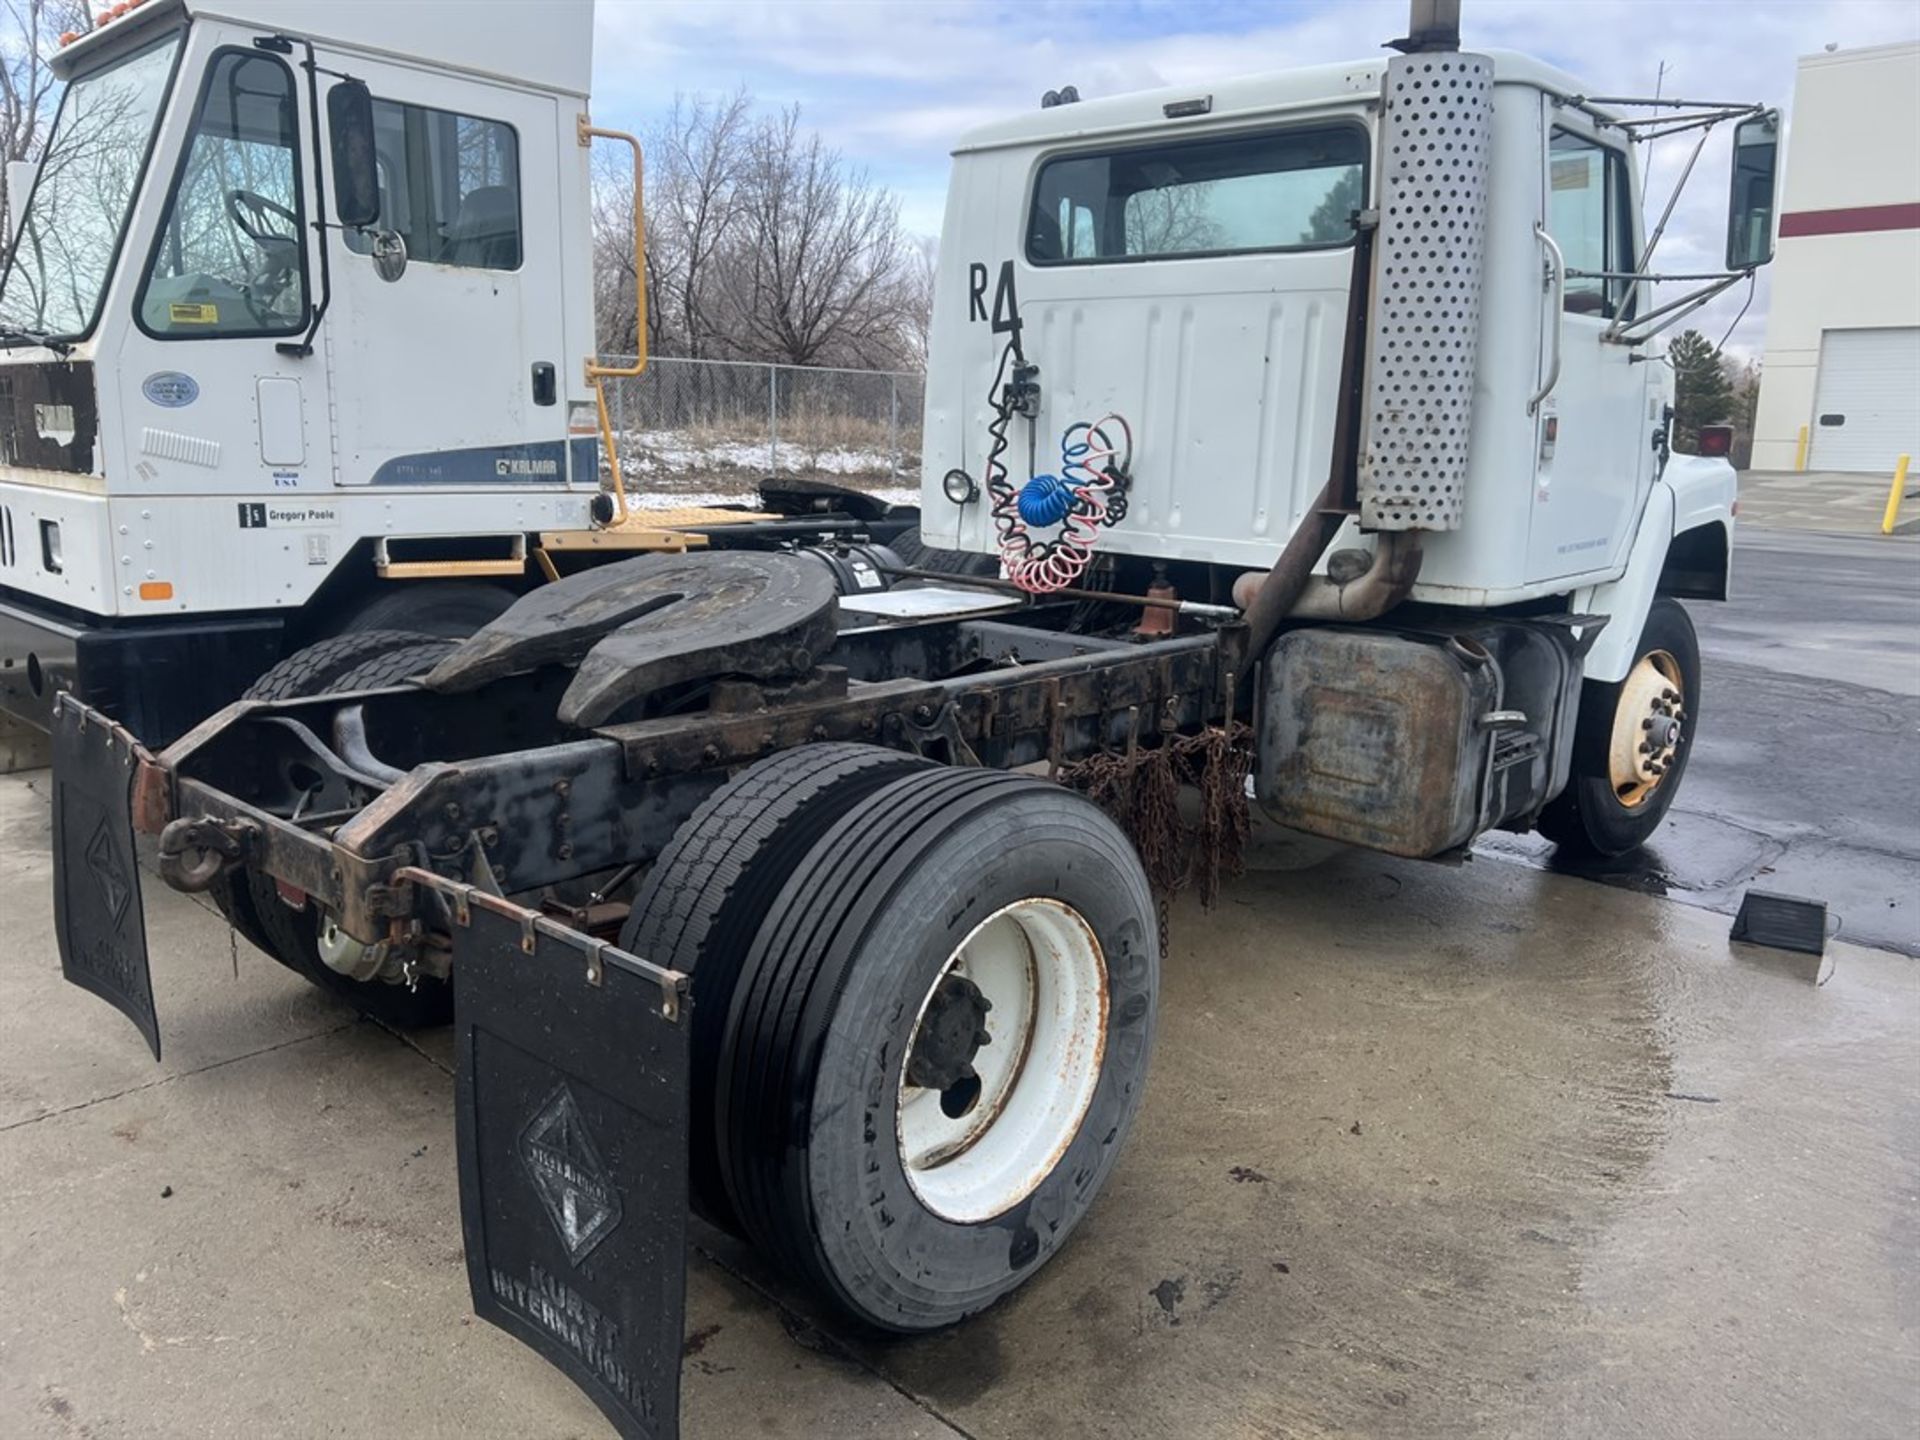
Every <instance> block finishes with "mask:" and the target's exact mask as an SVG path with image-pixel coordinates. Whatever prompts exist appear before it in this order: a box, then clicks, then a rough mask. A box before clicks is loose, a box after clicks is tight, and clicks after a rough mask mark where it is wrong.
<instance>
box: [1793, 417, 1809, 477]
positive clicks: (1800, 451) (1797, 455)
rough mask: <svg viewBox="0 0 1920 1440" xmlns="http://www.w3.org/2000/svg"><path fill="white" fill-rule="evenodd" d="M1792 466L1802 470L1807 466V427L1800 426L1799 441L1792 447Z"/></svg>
mask: <svg viewBox="0 0 1920 1440" xmlns="http://www.w3.org/2000/svg"><path fill="white" fill-rule="evenodd" d="M1793 468H1794V469H1795V470H1796V471H1803V470H1805V469H1806V468H1807V427H1806V426H1804V425H1802V426H1801V427H1800V443H1799V444H1798V445H1796V446H1794V447H1793Z"/></svg>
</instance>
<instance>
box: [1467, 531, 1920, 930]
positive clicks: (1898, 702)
mask: <svg viewBox="0 0 1920 1440" xmlns="http://www.w3.org/2000/svg"><path fill="white" fill-rule="evenodd" d="M1687 608H1688V611H1689V612H1690V613H1691V614H1692V616H1693V620H1694V625H1695V626H1696V628H1697V629H1698V630H1699V632H1700V648H1701V653H1702V660H1703V674H1702V682H1703V685H1704V694H1703V697H1702V704H1701V720H1700V729H1699V731H1698V732H1697V736H1696V745H1695V749H1694V753H1693V756H1692V758H1691V759H1690V760H1689V761H1688V763H1687V772H1686V776H1685V784H1684V785H1683V786H1682V788H1681V791H1680V795H1679V797H1678V799H1677V801H1676V802H1675V805H1674V808H1673V811H1672V812H1671V813H1670V814H1669V815H1668V817H1667V821H1666V823H1665V824H1664V825H1663V826H1662V827H1661V829H1660V831H1659V833H1658V834H1657V835H1656V836H1655V837H1654V839H1653V841H1652V843H1650V844H1649V845H1648V846H1647V847H1646V848H1645V849H1644V850H1643V851H1642V852H1640V853H1639V854H1637V855H1634V856H1630V857H1627V858H1626V859H1625V860H1622V861H1616V862H1602V863H1598V864H1595V863H1581V864H1565V863H1564V862H1562V861H1561V860H1560V858H1559V857H1558V856H1557V855H1556V854H1555V852H1554V849H1553V846H1552V845H1551V844H1549V843H1548V842H1547V841H1545V840H1543V839H1541V838H1540V837H1539V836H1536V835H1525V836H1514V835H1494V836H1488V837H1485V838H1483V839H1482V840H1481V841H1480V842H1479V847H1478V848H1479V849H1480V850H1481V851H1482V852H1483V853H1487V854H1492V855H1499V856H1505V857H1512V858H1518V859H1522V860H1524V861H1526V862H1527V863H1529V864H1536V865H1546V866H1550V867H1556V866H1558V867H1563V868H1565V869H1566V870H1567V871H1568V873H1572V874H1580V875H1584V876H1586V877H1588V878H1591V879H1596V880H1601V881H1603V882H1605V883H1608V884H1614V885H1620V886H1624V887H1626V888H1628V889H1635V890H1641V891H1644V892H1646V893H1649V894H1655V895H1668V896H1671V897H1672V898H1674V899H1677V900H1683V901H1686V902H1687V903H1689V904H1696V905H1703V906H1706V907H1708V908H1709V909H1713V910H1717V911H1719V912H1721V913H1723V914H1731V913H1732V912H1733V911H1734V910H1736V909H1737V908H1738V907H1739V903H1740V897H1741V895H1742V894H1743V893H1744V892H1745V890H1746V889H1747V888H1748V887H1749V886H1758V887H1759V888H1761V889H1765V890H1776V891H1784V892H1786V893H1788V894H1794V895H1804V896H1808V897H1811V898H1814V899H1819V900H1824V901H1826V902H1827V905H1828V907H1829V922H1830V924H1831V925H1832V926H1833V927H1834V933H1836V934H1837V935H1839V936H1841V937H1843V938H1845V939H1848V940H1853V941H1855V942H1857V943H1859V944H1863V945H1873V946H1880V947H1884V948H1887V949H1893V950H1898V951H1900V952H1901V953H1903V954H1906V955H1916V956H1920V537H1916V538H1908V537H1893V538H1883V537H1880V536H1869V537H1855V536H1839V535H1816V534H1808V533H1799V532H1792V531H1782V530H1766V529H1761V528H1758V527H1755V526H1743V527H1742V529H1741V531H1740V536H1739V540H1738V542H1737V548H1736V551H1735V555H1734V598H1733V599H1732V600H1731V601H1729V602H1727V603H1725V604H1718V603H1714V602H1711V601H1690V602H1688V605H1687Z"/></svg>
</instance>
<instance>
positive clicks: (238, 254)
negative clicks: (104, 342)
mask: <svg viewBox="0 0 1920 1440" xmlns="http://www.w3.org/2000/svg"><path fill="white" fill-rule="evenodd" d="M303 214H304V210H303V206H302V202H301V196H300V166H299V121H298V115H297V112H296V110H295V103H294V88H293V75H292V72H291V71H289V70H288V69H287V67H286V66H285V65H284V64H283V63H282V62H281V61H279V60H277V59H275V58H274V57H273V56H271V55H265V54H262V53H261V52H259V51H257V50H223V51H220V52H219V53H218V54H217V55H216V56H215V58H214V63H213V68H212V69H211V70H210V71H209V72H208V74H207V85H206V89H205V91H204V92H203V93H202V94H201V96H200V108H199V111H198V113H197V114H196V115H195V117H194V124H193V135H192V138H191V139H190V140H189V141H188V142H187V152H186V156H185V158H184V159H183V160H182V161H181V163H180V173H179V175H178V176H177V177H176V178H175V180H174V184H173V193H172V194H171V195H170V196H169V197H168V200H167V213H166V218H165V219H164V220H163V221H161V224H160V232H159V234H158V235H156V236H155V237H154V246H153V257H152V259H151V260H150V261H149V262H148V266H147V283H146V287H145V289H144V290H143V291H142V293H141V297H140V325H141V328H142V329H144V330H145V331H146V332H147V333H148V334H150V335H154V336H157V337H158V338H160V339H162V340H192V339H202V338H211V337H215V336H234V335H289V334H292V333H294V332H295V331H297V330H300V329H301V328H303V327H304V326H305V325H306V322H307V281H306V273H307V266H306V242H305V238H304V237H305V235H306V225H305V223H304V221H303V219H302V216H303Z"/></svg>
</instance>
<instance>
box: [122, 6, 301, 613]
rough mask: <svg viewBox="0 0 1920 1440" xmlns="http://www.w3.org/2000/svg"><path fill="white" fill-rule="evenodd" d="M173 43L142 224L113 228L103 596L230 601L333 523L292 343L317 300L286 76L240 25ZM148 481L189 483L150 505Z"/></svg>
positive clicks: (139, 607) (155, 489)
mask: <svg viewBox="0 0 1920 1440" xmlns="http://www.w3.org/2000/svg"><path fill="white" fill-rule="evenodd" d="M188 43H189V47H190V49H189V53H188V54H187V56H186V57H185V58H184V59H183V61H182V63H181V69H180V73H181V75H182V76H183V77H184V76H192V77H194V83H193V84H192V86H191V88H189V89H188V90H187V91H186V93H185V94H184V95H183V96H182V97H181V100H182V102H183V103H184V104H185V105H186V106H188V107H190V109H189V111H188V113H189V115H190V117H191V118H190V121H189V122H188V125H187V127H186V130H185V134H184V137H183V138H182V139H180V140H179V141H178V142H177V143H175V144H172V145H169V144H166V143H163V144H162V145H161V147H160V148H159V149H158V150H157V151H156V152H155V155H154V159H153V162H152V166H151V173H152V174H153V175H154V177H155V182H154V183H155V188H156V189H160V188H162V187H164V194H165V200H164V203H163V204H162V206H161V207H160V211H159V221H158V224H157V226H156V227H155V228H154V230H153V231H151V232H150V233H141V232H140V231H138V230H136V231H135V232H134V233H133V234H131V235H130V236H129V239H128V244H127V247H126V251H127V255H128V256H129V257H130V258H129V260H128V261H127V263H128V265H129V267H130V268H131V269H132V270H133V271H134V272H135V273H136V274H137V275H138V277H139V278H138V281H137V284H136V287H135V289H134V291H133V295H134V302H133V316H132V318H133V322H134V323H133V324H131V325H128V326H125V327H122V328H118V329H117V333H118V334H119V335H120V336H123V337H124V338H122V339H121V340H120V348H119V351H118V355H117V357H116V358H115V359H114V361H113V370H114V372H115V373H117V374H118V375H120V376H124V377H125V381H124V384H123V385H122V386H121V387H120V390H119V392H118V399H119V406H118V409H119V415H120V423H121V425H122V427H123V440H122V443H123V445H124V451H123V453H124V454H125V455H126V456H127V457H128V462H127V469H128V471H129V472H130V473H129V474H127V475H125V476H116V477H114V481H115V488H116V495H115V499H114V501H113V505H114V520H115V523H116V527H117V529H116V533H117V534H118V535H120V536H124V537H125V539H124V540H122V542H121V547H122V549H121V555H120V557H119V558H120V573H119V580H120V591H121V594H120V596H119V600H120V605H121V609H122V611H123V612H132V613H141V612H143V611H148V610H155V609H167V610H171V609H179V608H182V607H191V608H195V609H202V610H218V609H223V608H228V607H231V606H233V605H234V604H236V603H237V599H236V597H238V596H241V595H245V594H248V593H257V590H258V588H259V587H258V585H257V584H256V585H254V586H252V587H251V588H250V587H249V584H248V581H249V577H253V578H256V579H257V577H258V576H259V575H260V574H261V573H263V572H265V571H267V570H269V569H271V570H273V571H275V572H278V571H279V570H280V569H281V568H283V567H284V566H285V565H286V564H287V563H288V552H289V551H291V552H294V553H293V563H295V564H300V563H304V561H305V560H306V559H314V558H315V552H314V551H313V550H310V549H309V547H317V550H318V557H319V560H324V558H325V547H326V545H327V542H328V537H329V534H330V530H331V526H332V524H333V520H332V518H331V512H330V509H329V504H328V502H329V492H330V491H331V489H332V471H333V456H332V449H331V436H330V434H329V432H328V427H327V392H326V381H325V375H324V372H323V370H322V369H321V367H320V365H319V364H318V363H317V362H316V361H315V360H313V359H312V358H311V357H308V356H305V355H303V354H301V353H299V346H300V342H301V341H302V340H303V338H304V337H305V335H306V332H307V330H308V328H309V326H310V325H311V323H312V315H313V309H314V307H315V305H316V304H317V303H318V294H317V291H318V285H317V282H316V269H317V264H316V262H317V260H318V255H317V253H316V252H315V251H314V249H313V244H312V239H311V237H312V234H313V230H312V225H311V221H312V218H313V213H314V212H313V202H314V194H315V177H314V175H313V173H312V155H313V151H312V147H311V145H310V144H309V138H310V137H309V135H308V133H307V131H306V125H307V124H308V123H309V122H308V121H307V120H306V119H304V118H303V116H304V114H305V111H306V105H305V103H304V99H303V94H302V92H303V82H302V77H301V76H300V75H299V73H298V71H297V70H296V69H295V68H294V66H293V65H292V64H291V63H290V61H289V59H288V58H287V57H285V56H281V55H277V54H274V53H271V52H269V51H265V50H260V49H256V48H255V47H254V46H253V45H251V44H250V43H248V39H247V36H246V34H245V33H244V32H239V31H226V30H222V29H220V28H218V27H203V28H198V29H196V31H195V32H194V34H193V36H192V38H191V39H190V41H189V42H188ZM282 347H286V348H285V349H283V348H282ZM289 351H291V352H293V353H289ZM103 373H105V372H104V371H103ZM157 495H172V496H181V497H191V499H190V500H183V501H182V502H181V503H180V504H179V505H176V506H172V507H169V508H168V510H167V512H166V515H165V516H164V517H160V518H156V517H155V516H154V515H153V514H152V513H151V512H152V506H151V504H150V497H153V496H157ZM163 520H164V522H165V526H166V528H161V527H162V522H163ZM266 528H271V529H273V530H274V531H275V532H276V533H275V535H273V536H272V537H264V536H257V535H252V534H249V535H248V536H244V537H243V536H240V535H239V534H238V532H239V531H241V530H247V531H249V532H252V531H258V530H262V529H266ZM236 540H238V541H239V542H240V543H238V544H236V543H235V541H236ZM316 563H318V562H317V561H316Z"/></svg>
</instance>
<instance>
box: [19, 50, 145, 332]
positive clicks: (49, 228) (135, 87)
mask: <svg viewBox="0 0 1920 1440" xmlns="http://www.w3.org/2000/svg"><path fill="white" fill-rule="evenodd" d="M179 48H180V36H179V33H178V32H175V33H174V34H172V35H169V36H167V37H166V38H165V39H163V40H159V41H156V42H155V43H154V44H152V45H149V46H148V47H147V48H145V49H144V50H136V51H135V52H134V53H133V54H131V55H128V56H126V57H125V58H124V59H121V60H117V61H115V62H114V63H113V64H111V65H109V66H107V67H106V68H104V69H100V70H95V71H93V72H91V73H90V74H86V75H83V76H80V77H78V78H77V79H75V80H74V81H73V83H72V84H70V85H68V86H67V91H66V94H65V95H64V96H62V97H61V100H60V112H59V114H58V115H57V116H55V118H54V122H53V134H52V137H51V139H49V140H48V142H47V153H46V155H45V157H44V158H43V159H42V160H41V162H40V172H39V175H38V177H37V178H36V179H35V181H34V185H33V194H32V196H31V198H30V199H29V200H28V201H27V212H26V214H25V215H24V216H23V217H22V218H21V221H20V233H19V238H18V240H17V242H16V243H15V245H14V248H13V253H12V255H11V256H9V258H8V263H7V272H6V279H5V280H4V281H0V345H16V344H20V343H22V342H23V341H28V340H35V341H37V340H40V339H56V340H74V339H78V338H79V337H80V336H82V335H85V334H86V333H87V332H88V331H89V330H91V329H92V328H93V322H94V318H95V316H97V315H98V314H99V311H100V296H101V293H102V292H103V291H104V290H105V289H106V284H107V275H108V273H109V272H110V271H111V270H112V269H113V262H114V256H115V254H116V253H117V252H118V250H119V248H120V237H121V233H122V231H124V230H125V228H126V224H127V210H128V207H129V206H131V205H132V203H133V195H134V191H135V190H136V189H138V188H139V184H140V175H141V172H142V170H143V169H144V168H145V166H146V160H147V153H148V151H149V150H150V149H151V148H152V145H153V132H154V122H155V121H156V120H157V119H158V118H159V115H160V105H161V102H162V101H163V100H165V98H166V94H167V87H168V84H169V83H170V82H171V80H172V78H173V61H174V55H175V54H176V52H178V50H179Z"/></svg>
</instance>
